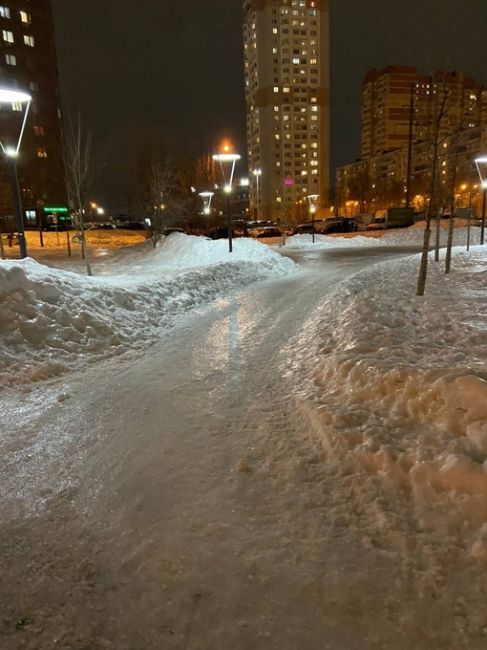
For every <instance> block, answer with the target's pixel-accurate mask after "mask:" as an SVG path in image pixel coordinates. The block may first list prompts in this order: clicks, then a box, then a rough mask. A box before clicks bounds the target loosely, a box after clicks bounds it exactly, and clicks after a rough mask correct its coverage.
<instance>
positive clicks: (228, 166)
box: [213, 145, 241, 253]
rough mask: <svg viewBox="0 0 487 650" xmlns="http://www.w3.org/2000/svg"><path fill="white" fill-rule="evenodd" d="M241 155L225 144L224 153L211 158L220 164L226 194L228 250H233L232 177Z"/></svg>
mask: <svg viewBox="0 0 487 650" xmlns="http://www.w3.org/2000/svg"><path fill="white" fill-rule="evenodd" d="M240 158H241V156H239V155H238V154H236V153H230V147H229V146H228V145H227V146H225V148H224V153H217V154H215V155H214V156H213V160H214V161H215V162H217V163H219V165H220V171H221V174H222V178H223V187H224V192H225V194H226V195H227V227H228V251H229V252H230V253H232V252H233V241H232V236H233V234H232V202H231V194H232V185H233V177H234V175H235V166H236V164H237V162H238V161H239V160H240Z"/></svg>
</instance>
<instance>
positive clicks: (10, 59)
mask: <svg viewBox="0 0 487 650" xmlns="http://www.w3.org/2000/svg"><path fill="white" fill-rule="evenodd" d="M5 61H6V63H7V65H17V58H16V56H15V55H14V54H6V55H5Z"/></svg>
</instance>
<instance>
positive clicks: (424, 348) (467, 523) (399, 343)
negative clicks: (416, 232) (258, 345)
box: [286, 246, 487, 562]
mask: <svg viewBox="0 0 487 650" xmlns="http://www.w3.org/2000/svg"><path fill="white" fill-rule="evenodd" d="M417 272H418V258H417V257H416V256H414V257H412V258H406V259H402V260H400V261H395V262H390V261H389V262H385V263H383V264H379V265H376V266H374V267H373V268H372V269H369V270H368V271H366V272H365V273H363V274H359V275H356V276H354V277H352V278H350V279H349V280H347V281H346V282H344V283H342V284H341V285H339V287H338V288H337V289H336V290H335V291H334V292H332V293H330V294H329V295H328V296H327V298H326V300H325V301H324V302H323V304H322V306H321V307H320V312H321V314H322V315H321V317H320V318H319V319H318V321H315V320H313V323H312V331H308V332H306V335H305V336H306V338H307V340H308V343H309V342H311V341H312V344H311V345H306V346H303V345H302V344H300V343H302V341H300V339H298V340H296V339H294V340H292V341H290V343H289V347H288V348H287V349H286V353H287V354H288V355H289V358H290V359H292V362H290V369H289V372H291V373H293V375H294V376H295V375H296V373H302V372H303V371H304V372H305V374H306V377H307V379H306V380H305V381H301V382H300V386H301V388H300V393H299V397H300V399H299V403H300V405H301V408H302V409H303V413H304V414H306V415H308V416H309V418H310V422H311V424H312V427H313V430H314V431H315V433H316V435H317V436H318V437H319V439H320V440H321V442H322V443H323V445H324V446H325V448H326V449H327V450H328V452H329V453H330V456H331V458H332V459H334V460H335V461H336V462H338V463H343V465H344V466H345V467H346V471H347V472H348V473H350V474H354V473H358V474H360V472H361V471H363V470H365V471H366V473H369V475H370V476H374V475H379V476H380V477H381V478H383V479H384V489H385V490H388V489H392V490H399V491H401V490H407V491H408V492H410V493H411V495H412V497H413V501H414V506H415V509H416V512H415V518H414V519H415V521H416V522H417V525H418V527H419V528H420V529H421V530H425V529H429V528H431V529H435V527H436V531H435V532H436V533H437V534H438V533H439V530H438V527H440V528H441V530H442V531H443V532H444V533H445V535H446V534H450V533H447V531H448V530H450V531H451V530H454V531H455V539H456V540H457V541H459V540H461V543H462V544H464V545H465V548H464V550H465V553H466V554H467V555H468V554H470V555H472V557H474V558H476V559H479V560H482V561H484V562H487V255H486V253H485V249H483V247H480V246H479V247H476V248H474V249H473V250H472V252H471V253H470V254H467V253H466V252H461V249H456V250H455V254H454V271H453V272H452V274H451V275H450V276H445V275H444V274H443V265H442V264H441V263H439V264H436V265H435V264H434V263H433V262H432V263H431V265H430V281H429V284H428V290H427V296H426V298H418V297H416V296H415V286H416V278H417ZM300 338H301V336H300ZM296 349H299V350H300V351H301V352H300V354H299V357H298V358H296V354H295V352H296ZM304 369H306V370H304ZM360 489H361V491H362V499H363V500H364V501H366V502H368V503H371V502H372V501H373V498H371V494H370V492H372V493H373V492H374V491H375V490H376V485H375V483H374V481H373V480H370V481H369V480H363V481H362V483H361V487H360ZM440 513H441V516H440ZM407 516H409V513H408V515H407ZM484 524H485V525H484ZM449 541H451V538H449Z"/></svg>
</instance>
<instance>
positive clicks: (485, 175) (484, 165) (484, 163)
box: [475, 156, 487, 190]
mask: <svg viewBox="0 0 487 650" xmlns="http://www.w3.org/2000/svg"><path fill="white" fill-rule="evenodd" d="M475 164H476V165H477V171H478V173H479V177H480V182H481V184H482V187H483V189H484V190H487V156H480V157H479V158H476V159H475Z"/></svg>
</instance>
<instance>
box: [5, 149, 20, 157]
mask: <svg viewBox="0 0 487 650" xmlns="http://www.w3.org/2000/svg"><path fill="white" fill-rule="evenodd" d="M5 155H6V156H8V157H9V158H17V156H18V155H19V153H18V151H17V149H14V147H7V148H6V149H5Z"/></svg>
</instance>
